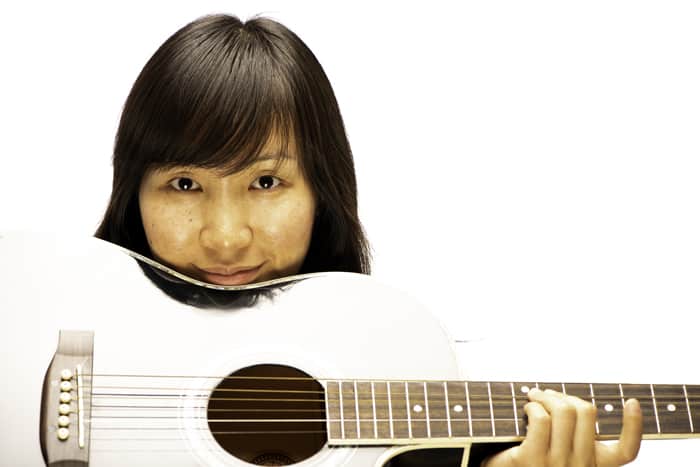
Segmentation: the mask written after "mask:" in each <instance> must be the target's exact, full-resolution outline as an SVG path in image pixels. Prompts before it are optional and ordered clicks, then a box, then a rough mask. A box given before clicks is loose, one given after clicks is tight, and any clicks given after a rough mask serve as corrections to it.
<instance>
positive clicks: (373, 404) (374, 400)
mask: <svg viewBox="0 0 700 467" xmlns="http://www.w3.org/2000/svg"><path fill="white" fill-rule="evenodd" d="M369 387H370V390H371V393H372V421H373V422H374V423H373V425H374V437H375V438H378V437H379V436H378V435H377V402H376V399H375V397H374V381H370V383H369Z"/></svg>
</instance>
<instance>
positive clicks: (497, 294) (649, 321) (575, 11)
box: [0, 1, 700, 465]
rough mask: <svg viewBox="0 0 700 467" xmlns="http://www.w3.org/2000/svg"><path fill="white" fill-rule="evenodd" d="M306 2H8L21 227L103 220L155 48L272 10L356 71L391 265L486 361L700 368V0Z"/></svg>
mask: <svg viewBox="0 0 700 467" xmlns="http://www.w3.org/2000/svg"><path fill="white" fill-rule="evenodd" d="M290 5H292V3H291V2H263V1H261V2H233V1H229V2H215V1H200V2H183V3H181V4H178V3H173V2H149V3H147V2H138V3H136V2H135V3H133V4H125V3H123V2H119V3H116V2H115V3H113V4H111V6H100V7H97V6H94V5H93V4H91V3H88V2H83V3H80V2H73V4H71V5H66V4H57V3H55V2H46V3H45V4H36V3H35V4H27V5H26V6H21V7H20V6H13V7H11V8H8V7H2V8H1V9H0V15H1V16H2V18H3V27H2V28H0V60H2V62H1V63H2V65H1V67H2V72H1V73H2V74H0V83H1V86H0V128H1V130H0V131H1V135H2V137H1V140H0V144H1V146H0V154H2V156H1V157H2V159H1V160H2V183H0V232H1V231H11V230H18V229H25V230H26V229H28V230H56V231H60V232H61V233H74V234H75V235H78V236H79V235H83V236H87V235H91V234H92V233H93V232H94V230H95V228H96V226H97V225H98V223H99V221H100V219H101V215H102V212H103V210H104V208H105V206H106V203H107V200H108V197H109V193H110V186H111V165H110V164H111V162H110V157H111V150H112V145H113V138H114V134H115V131H116V129H117V124H118V120H119V116H120V111H121V107H122V105H123V103H124V100H125V99H126V96H127V94H128V92H129V89H130V88H131V85H132V84H133V81H134V80H135V79H136V77H137V75H138V73H139V72H140V70H141V68H142V66H143V65H144V64H145V63H146V61H147V60H148V58H149V57H150V56H151V55H152V54H153V52H155V50H156V49H157V48H158V46H159V45H160V44H161V43H162V42H163V41H164V40H165V39H166V38H167V37H168V36H169V35H170V34H172V33H173V32H175V31H176V30H177V29H178V28H180V27H181V26H183V25H184V24H186V23H187V22H189V21H191V20H193V19H195V18H197V17H199V16H201V15H204V14H207V13H216V12H227V13H233V14H237V15H238V16H240V17H241V18H242V19H245V18H247V17H249V16H251V15H253V14H257V13H262V14H264V15H266V16H270V17H272V18H274V19H277V20H279V21H281V22H282V23H284V24H285V25H287V26H288V27H289V28H291V29H292V30H293V31H295V32H296V33H297V34H298V35H299V36H300V37H301V38H302V39H303V40H304V41H305V42H306V43H307V45H308V46H309V47H310V48H311V49H312V50H313V51H314V53H315V54H316V56H317V57H318V59H319V60H320V62H321V64H322V65H323V66H324V69H325V71H326V73H327V74H328V76H329V78H330V80H331V83H332V84H333V86H334V89H335V92H336V96H337V98H338V101H339V104H340V107H341V111H342V112H343V116H344V118H345V124H346V128H347V132H348V135H349V138H350V141H351V144H352V147H353V151H354V154H355V159H356V166H357V173H358V180H359V193H360V211H361V217H362V220H363V222H364V225H365V227H366V230H367V233H368V235H369V238H370V240H371V242H372V245H373V249H374V258H375V261H374V275H375V276H376V277H377V278H378V279H380V280H382V281H384V282H387V283H389V284H393V285H395V286H397V287H400V288H402V289H404V290H406V291H408V292H410V293H411V294H413V295H414V296H416V297H417V298H418V299H420V300H421V301H423V302H424V303H425V304H426V305H427V306H428V307H429V308H431V309H432V310H433V311H435V312H436V313H437V314H438V316H439V317H440V318H441V319H442V320H443V321H444V323H445V324H446V326H447V328H448V329H449V331H450V332H451V333H452V334H453V336H454V337H455V338H456V339H462V340H470V341H474V340H475V342H473V343H472V344H461V345H460V346H459V350H460V353H461V355H462V356H463V358H464V362H465V369H466V370H467V373H470V374H471V375H477V376H487V377H492V375H493V376H498V375H503V376H502V378H501V379H507V378H509V377H510V376H520V377H525V378H527V376H526V375H528V371H530V370H531V371H532V372H533V373H534V374H536V375H538V374H543V373H544V372H547V371H549V372H550V375H551V376H549V378H551V379H556V380H563V379H564V377H568V376H572V377H579V378H586V380H589V379H590V378H599V379H600V378H609V379H612V380H617V379H626V380H630V381H640V382H642V381H643V382H649V381H650V380H654V381H657V380H658V379H659V378H666V380H664V381H668V382H692V383H700V371H699V370H697V367H698V365H697V363H696V362H695V357H696V356H697V348H698V345H697V337H696V336H697V335H698V334H697V331H696V329H695V326H696V324H695V323H696V320H695V314H696V312H697V311H698V310H699V308H700V307H699V305H700V294H699V293H698V284H699V283H700V282H699V279H700V246H699V243H698V239H699V238H700V217H699V215H698V205H699V204H700V203H699V201H700V184H698V182H697V181H698V180H700V162H699V161H698V154H699V149H700V137H699V135H698V128H700V127H699V125H700V86H699V85H698V83H700V28H699V27H698V24H700V7H699V6H696V5H695V3H694V2H674V1H664V2H661V1H658V2H648V1H634V2H632V1H624V2H622V1H587V2H578V3H577V4H573V3H571V2H542V1H536V2H500V1H497V2H473V3H470V4H468V5H463V4H458V3H457V2H454V3H449V2H435V1H434V2H426V3H424V4H415V5H411V6H409V5H408V4H405V3H396V4H393V5H392V4H387V3H384V4H378V3H377V4H370V3H368V4H366V5H363V4H360V3H357V2H344V3H342V4H341V5H339V6H338V5H329V4H327V2H318V3H311V2H306V3H300V2H294V3H293V7H292V6H290ZM484 338H485V339H486V340H482V339H484ZM533 373H530V374H533ZM558 375H561V377H560V376H558ZM579 375H580V376H579ZM494 379H495V378H494ZM671 380H672V381H671ZM690 444H692V446H693V448H694V449H693V450H689V451H687V453H694V455H695V456H696V457H697V456H700V448H699V447H698V445H697V443H695V442H686V443H685V444H683V447H685V446H689V445H690ZM653 451H654V449H649V450H648V451H647V452H649V454H648V456H651V453H652V452H653ZM657 452H662V451H661V450H657ZM666 452H675V453H676V456H677V458H678V460H677V461H674V462H675V465H679V464H678V461H680V460H681V459H682V458H684V457H685V454H683V452H684V451H683V449H680V448H678V447H676V446H675V445H674V446H673V449H672V450H668V451H666ZM688 455H690V454H688ZM659 456H660V457H659V459H661V458H662V457H661V456H662V455H661V454H659ZM650 458H651V457H647V459H650ZM647 462H650V463H649V465H655V464H658V465H660V464H661V463H663V462H662V461H661V460H659V461H656V462H654V461H647ZM688 462H690V463H689V464H687V465H695V463H696V462H694V461H691V460H689V459H688ZM645 465H646V464H645ZM684 465H685V464H684Z"/></svg>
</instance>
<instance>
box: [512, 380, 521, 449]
mask: <svg viewBox="0 0 700 467" xmlns="http://www.w3.org/2000/svg"><path fill="white" fill-rule="evenodd" d="M510 394H511V397H512V398H513V424H514V425H515V434H516V435H517V436H520V427H519V426H518V405H517V404H516V403H515V402H516V401H515V385H514V384H513V383H510Z"/></svg>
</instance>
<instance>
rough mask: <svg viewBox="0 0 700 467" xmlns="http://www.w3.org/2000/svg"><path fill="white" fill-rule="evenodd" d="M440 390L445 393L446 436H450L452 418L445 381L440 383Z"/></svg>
mask: <svg viewBox="0 0 700 467" xmlns="http://www.w3.org/2000/svg"><path fill="white" fill-rule="evenodd" d="M442 392H443V393H444V395H445V414H447V436H448V437H449V438H452V418H451V417H450V401H449V400H448V399H447V381H444V382H443V383H442Z"/></svg>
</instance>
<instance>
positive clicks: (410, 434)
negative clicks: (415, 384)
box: [403, 381, 413, 438]
mask: <svg viewBox="0 0 700 467" xmlns="http://www.w3.org/2000/svg"><path fill="white" fill-rule="evenodd" d="M403 388H404V393H405V394H406V416H407V423H408V437H409V438H413V427H412V426H411V402H410V401H409V397H408V381H405V382H404V383H403Z"/></svg>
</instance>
